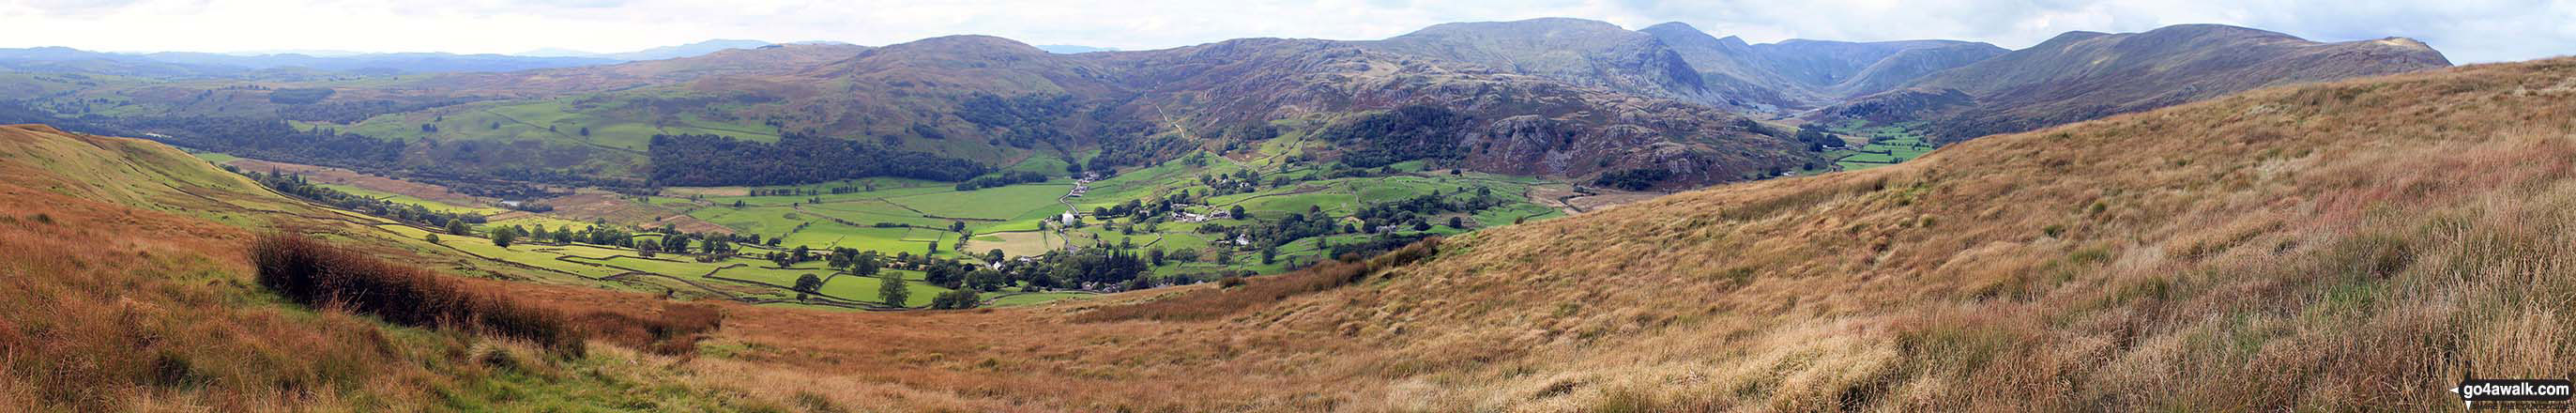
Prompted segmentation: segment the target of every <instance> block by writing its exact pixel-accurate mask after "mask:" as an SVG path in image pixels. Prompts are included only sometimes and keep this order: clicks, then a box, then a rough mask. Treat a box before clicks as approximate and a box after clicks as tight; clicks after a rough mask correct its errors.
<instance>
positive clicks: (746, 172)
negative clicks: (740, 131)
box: [647, 133, 991, 186]
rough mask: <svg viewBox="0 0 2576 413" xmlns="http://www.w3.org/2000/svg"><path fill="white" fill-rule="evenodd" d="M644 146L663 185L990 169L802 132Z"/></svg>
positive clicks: (948, 174) (961, 174) (943, 176)
mask: <svg viewBox="0 0 2576 413" xmlns="http://www.w3.org/2000/svg"><path fill="white" fill-rule="evenodd" d="M650 145H651V146H650V147H649V148H648V150H647V152H648V154H649V156H650V157H651V158H652V162H653V173H652V182H653V184H656V185H663V186H729V185H742V186H772V185H801V184H809V183H816V182H826V181H837V180H844V179H857V178H868V177H879V176H892V177H901V178H913V179H926V180H933V181H949V182H956V181H964V180H967V179H969V178H973V177H975V176H977V175H983V174H984V173H985V172H987V171H990V170H991V168H989V167H986V166H984V165H981V164H977V163H975V162H972V161H967V160H964V159H956V158H948V157H941V156H938V155H933V154H929V153H922V152H910V151H898V150H893V149H888V148H886V147H884V146H882V145H879V144H876V143H871V142H862V141H859V140H850V139H836V138H825V137H819V136H813V135H807V134H802V133H789V134H786V135H783V136H780V137H779V139H778V142H777V143H762V142H756V141H746V140H738V139H734V138H732V137H727V136H722V135H696V134H684V135H653V139H652V142H651V144H650Z"/></svg>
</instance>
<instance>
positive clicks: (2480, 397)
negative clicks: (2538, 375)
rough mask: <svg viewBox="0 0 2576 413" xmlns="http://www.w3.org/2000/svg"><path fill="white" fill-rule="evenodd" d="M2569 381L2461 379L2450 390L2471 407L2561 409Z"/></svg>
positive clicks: (2566, 404)
mask: <svg viewBox="0 0 2576 413" xmlns="http://www.w3.org/2000/svg"><path fill="white" fill-rule="evenodd" d="M2569 385H2570V383H2569V381H2568V380H2565V379H2462V380H2460V385H2459V387H2452V388H2451V393H2456V394H2459V396H2460V401H2461V402H2462V403H2467V404H2468V408H2469V409H2471V410H2486V409H2496V410H2525V409H2553V410H2564V409H2567V408H2569V407H2571V406H2576V405H2571V404H2569V403H2568V389H2569Z"/></svg>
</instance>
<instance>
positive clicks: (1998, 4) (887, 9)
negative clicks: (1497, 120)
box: [0, 0, 2576, 63]
mask: <svg viewBox="0 0 2576 413" xmlns="http://www.w3.org/2000/svg"><path fill="white" fill-rule="evenodd" d="M1537 17H1575V18H1585V19H1594V20H1602V21H1608V22H1611V23H1616V24H1619V25H1621V26H1624V27H1628V28H1630V29H1637V28H1643V27H1645V26H1648V25H1652V24H1656V23H1662V22H1667V21H1680V22H1684V23H1689V24H1691V25H1692V26H1696V27H1699V28H1700V30H1702V31H1707V32H1709V33H1711V34H1715V35H1719V36H1727V35H1738V36H1742V37H1744V38H1745V39H1746V40H1748V41H1752V42H1755V43H1763V42H1771V41H1778V40H1783V39H1791V38H1805V39H1825V40H1850V41H1872V40H1903V39H1958V40H1972V41H1984V42H1989V43H1994V44H1995V45H1998V46H2003V47H2006V48H2022V47H2028V46H2030V45H2032V44H2037V43H2039V42H2041V41H2044V40H2047V39H2048V38H2049V37H2052V36H2055V35H2057V34H2059V33H2064V32H2067V31H2075V30H2085V31H2099V32H2136V31H2144V30H2148V29H2153V28H2156V27H2160V26H2166V25H2173V24H2184V23H2219V24H2232V25H2239V26H2247V27H2254V28H2260V29H2266V30H2272V31H2278V32H2283V33H2289V34H2291V35H2296V36H2300V37H2304V38H2308V39H2310V40H2319V41H2344V40H2362V39H2376V38H2381V37H2389V36H2403V37H2412V38H2415V39H2417V40H2422V41H2424V42H2425V43H2428V44H2431V45H2432V46H2433V47H2434V48H2435V49H2439V50H2441V51H2442V52H2443V54H2445V55H2447V56H2449V57H2450V58H2451V60H2452V61H2453V62H2456V63H2477V62H2494V61H2512V60H2526V59H2535V58H2542V57H2549V56H2557V55H2567V54H2576V0H2492V1H2490V0H2449V1H2414V2H2391V1H2372V0H2145V1H2131V0H2101V1H2093V0H1960V1H1944V2H1934V1H1895V0H1789V1H1783V0H1755V1H1738V0H1717V1H1686V2H1685V1H1651V0H1588V1H1546V0H1482V1H1475V0H1465V1H1448V0H1432V1H1407V0H1317V1H1306V2H1288V1H1262V0H1255V1H1237V2H1225V1H1208V0H1136V1H1092V2H1072V1H1025V0H996V1H917V0H906V1H879V0H838V1H833V0H722V1H705V0H517V1H513V0H441V1H387V0H327V1H326V0H0V47H34V46H68V47H74V48H81V49H89V50H102V51H126V52H149V51H202V52H252V51H285V50H344V51H361V52H415V51H438V52H454V53H517V52H526V51H531V50H537V49H547V48H558V49H571V50H585V51H593V52H621V51H632V50H639V49H644V48H649V47H655V46H667V45H675V44H684V43H692V42H697V41H702V40H707V39H719V38H722V39H756V40H766V41H773V42H791V41H817V40H821V41H840V42H848V43H856V44H863V45H885V44H893V43H901V42H905V41H911V40H916V39H921V38H926V37H934V36H943V35H952V34H987V35H995V36H1002V37H1008V38H1012V39H1015V40H1019V41H1022V42H1027V43H1030V44H1041V45H1044V44H1070V45H1085V46H1098V47H1111V48H1118V49H1126V50H1142V49H1158V48H1166V47H1176V46H1186V45H1192V44H1199V43H1207V42H1214V41H1221V40H1225V39H1233V38H1243V37H1294V38H1323V39H1342V40H1359V39H1380V38H1386V37H1391V36H1395V35H1400V34H1404V33H1406V32H1410V31H1413V30H1415V29H1420V28H1422V27H1425V26H1429V25H1433V24H1438V23H1444V22H1459V21H1500V20H1519V19H1527V18H1537Z"/></svg>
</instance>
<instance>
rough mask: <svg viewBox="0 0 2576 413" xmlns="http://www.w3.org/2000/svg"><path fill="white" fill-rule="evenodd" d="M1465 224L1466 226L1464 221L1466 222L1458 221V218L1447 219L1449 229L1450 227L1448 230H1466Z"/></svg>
mask: <svg viewBox="0 0 2576 413" xmlns="http://www.w3.org/2000/svg"><path fill="white" fill-rule="evenodd" d="M1466 224H1467V221H1466V220H1461V219H1458V217H1449V227H1450V228H1458V229H1466V228H1467V225H1466Z"/></svg>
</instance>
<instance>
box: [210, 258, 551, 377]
mask: <svg viewBox="0 0 2576 413" xmlns="http://www.w3.org/2000/svg"><path fill="white" fill-rule="evenodd" d="M250 255H251V261H252V263H253V265H254V266H255V267H257V271H258V274H257V275H256V277H255V278H256V279H257V280H258V282H259V284H260V286H263V287H267V288H268V289H269V290H271V291H276V292H277V293H278V294H279V295H283V296H285V297H286V298H287V299H288V300H292V301H295V302H297V303H302V304H304V305H307V306H312V307H314V308H323V309H340V310H345V311H349V312H354V313H359V314H367V315H373V316H376V317H378V318H382V319H384V320H385V321H386V322H391V323H395V324H403V325H412V326H423V327H439V328H453V329H464V330H471V331H476V332H481V333H485V334H492V335H497V336H503V337H511V338H518V339H524V340H528V341H532V342H535V343H537V344H539V345H542V346H545V347H546V348H550V349H555V350H557V351H563V352H568V353H574V354H578V353H580V352H581V350H582V349H581V344H582V338H581V336H580V335H579V334H576V333H575V332H574V331H573V329H572V328H570V327H569V326H568V325H567V319H566V318H565V317H564V315H563V314H562V313H559V312H556V311H551V310H546V309H540V308H536V307H531V306H527V305H524V304H521V303H518V302H516V301H512V300H510V299H509V298H508V297H507V296H504V295H501V294H499V293H497V292H492V291H488V290H483V289H477V288H472V287H470V286H468V285H465V284H464V283H462V282H459V281H456V280H450V279H445V278H441V277H439V276H437V275H433V274H430V273H429V272H427V271H422V270H420V269H418V268H412V267H406V266H401V265H396V264H393V263H388V262H385V261H382V260H378V259H375V258H373V257H368V256H364V255H360V254H358V253H355V252H350V251H347V250H342V249H340V248H338V247H332V246H329V245H325V244H323V243H321V242H317V241H314V240H312V239H308V238H304V237H301V236H293V235H271V236H266V237H262V238H260V239H259V241H257V242H256V243H254V244H252V246H251V253H250Z"/></svg>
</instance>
